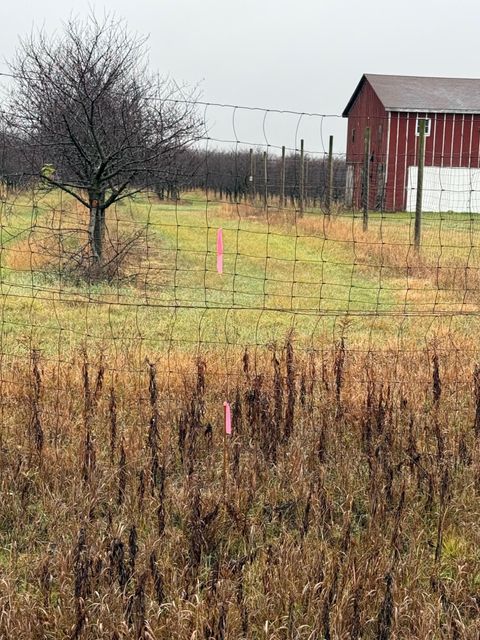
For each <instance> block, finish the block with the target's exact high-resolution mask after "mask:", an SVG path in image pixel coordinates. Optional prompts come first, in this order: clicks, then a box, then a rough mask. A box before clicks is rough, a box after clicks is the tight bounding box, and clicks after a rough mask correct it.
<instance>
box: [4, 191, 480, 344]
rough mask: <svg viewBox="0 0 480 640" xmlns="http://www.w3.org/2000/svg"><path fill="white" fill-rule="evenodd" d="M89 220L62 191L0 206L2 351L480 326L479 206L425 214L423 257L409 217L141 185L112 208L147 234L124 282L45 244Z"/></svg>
mask: <svg viewBox="0 0 480 640" xmlns="http://www.w3.org/2000/svg"><path fill="white" fill-rule="evenodd" d="M82 216H83V217H84V213H82V212H81V211H80V210H79V209H77V208H76V207H75V206H74V203H72V202H71V201H69V200H68V199H65V197H62V196H61V194H58V193H57V194H49V195H48V196H44V197H43V198H37V199H36V200H35V201H33V200H32V199H31V198H30V197H29V196H28V195H20V196H17V197H15V198H13V199H12V198H11V199H9V201H8V202H6V203H3V205H2V207H1V237H0V241H1V247H2V249H1V255H0V260H1V275H2V277H1V310H0V313H1V323H2V331H1V340H2V345H1V350H2V352H3V353H5V354H12V355H14V354H16V353H19V352H22V351H23V350H24V349H30V348H31V347H32V346H33V347H36V348H39V349H41V350H42V351H43V352H44V353H45V354H51V355H54V354H55V355H57V356H58V354H59V353H61V354H62V355H63V356H66V354H68V353H70V352H71V351H72V350H74V349H76V348H77V347H79V346H88V347H91V348H99V349H108V348H109V346H111V345H112V344H114V345H115V349H117V350H129V349H137V348H138V347H141V350H143V351H144V352H156V351H163V350H165V349H167V348H171V347H172V346H174V347H178V348H181V349H185V350H187V351H189V350H191V349H194V348H196V347H197V346H198V345H199V344H201V345H202V346H203V347H205V348H208V347H210V348H212V349H213V348H215V347H216V346H219V345H220V346H223V345H225V344H229V345H232V346H235V345H244V344H250V345H256V344H260V345H263V344H267V343H271V342H275V341H279V340H283V339H284V337H285V334H286V333H287V332H288V331H290V330H292V329H293V331H294V335H295V337H296V340H297V342H298V343H299V344H301V345H304V346H314V347H315V346H316V345H318V344H320V343H322V342H323V341H325V340H327V341H331V340H332V337H333V339H335V338H336V337H337V336H339V335H340V333H346V335H347V337H348V339H349V341H350V344H351V345H354V346H357V347H360V346H361V347H366V346H367V345H368V346H372V344H373V345H374V346H377V347H387V346H388V345H390V344H392V343H393V342H395V343H396V341H397V340H398V339H402V340H406V341H409V342H410V341H413V342H416V341H419V340H423V339H424V338H425V337H432V336H434V335H437V334H442V333H448V334H449V335H452V332H453V333H454V334H456V335H458V336H463V335H465V333H466V332H469V333H471V332H475V331H476V322H475V320H476V317H475V313H476V312H477V311H478V303H479V302H480V298H479V297H478V296H477V279H478V278H477V276H478V268H479V264H480V257H479V247H480V225H479V222H478V220H477V219H476V218H475V217H472V216H468V215H460V214H442V215H441V216H440V215H433V214H425V215H424V219H423V246H422V251H421V254H420V256H417V255H416V254H415V251H414V249H413V246H412V232H413V220H412V217H411V215H409V214H388V213H386V214H383V215H380V214H371V215H370V222H369V229H368V231H367V232H366V233H364V232H363V231H362V226H361V224H362V223H361V219H360V216H354V215H352V214H343V215H338V216H335V217H332V219H331V220H330V221H329V220H328V219H327V218H326V217H324V216H323V214H322V213H321V212H308V213H307V214H306V215H305V217H304V218H303V219H298V217H297V219H295V215H294V213H293V212H288V211H287V212H280V211H278V209H276V208H275V207H274V206H272V207H270V208H269V209H268V210H267V211H266V212H265V211H263V210H262V209H259V208H256V207H253V206H245V205H240V206H236V205H226V204H224V203H219V202H207V201H206V199H205V197H204V196H202V195H201V194H200V195H199V194H186V196H185V198H184V199H183V200H182V201H181V202H179V203H176V204H165V203H161V202H159V201H158V200H156V199H155V198H154V197H153V196H151V197H147V196H146V195H142V196H141V197H137V198H135V199H134V200H133V201H129V202H125V203H124V204H122V205H120V206H117V207H116V208H115V209H111V210H110V211H109V212H108V214H107V219H108V227H109V231H112V230H115V232H116V234H117V236H119V235H123V236H125V237H127V236H128V235H129V234H131V233H132V232H134V231H137V232H139V233H140V234H141V237H140V238H139V239H138V241H137V243H136V247H135V251H134V255H133V258H132V259H131V260H130V263H129V266H128V268H127V269H126V270H125V273H124V274H123V275H124V276H125V277H124V279H122V280H120V282H118V281H116V282H114V283H112V284H104V283H101V284H85V283H83V284H82V283H81V282H79V281H72V280H71V279H70V278H66V277H65V276H64V275H62V274H61V273H59V272H58V269H56V265H57V260H56V258H55V253H54V252H51V253H50V254H49V255H47V254H48V251H47V252H46V253H45V246H47V245H48V241H49V239H50V238H51V237H53V236H55V234H56V233H57V234H58V233H59V230H60V229H61V230H62V233H65V231H66V228H67V227H68V228H72V229H75V225H77V226H78V225H79V224H80V228H81V225H82V224H83V225H84V220H83V219H82ZM79 220H80V223H79ZM219 227H221V228H222V229H223V235H224V250H225V257H224V273H223V274H222V275H219V274H218V273H217V271H216V234H217V229H218V228H219ZM72 235H75V231H74V232H73V234H71V236H72Z"/></svg>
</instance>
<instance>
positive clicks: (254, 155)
mask: <svg viewBox="0 0 480 640" xmlns="http://www.w3.org/2000/svg"><path fill="white" fill-rule="evenodd" d="M331 163H332V164H331V170H330V173H331V178H329V157H328V154H324V155H322V156H318V155H317V156H308V155H304V156H302V154H300V152H296V153H295V152H293V153H292V152H290V153H288V154H287V153H286V152H285V149H282V153H281V154H268V153H267V152H265V151H262V150H258V149H257V150H254V149H250V150H244V151H237V150H235V151H209V153H208V155H206V156H204V158H201V159H200V158H199V162H197V166H196V171H195V173H193V174H192V178H191V180H190V182H191V185H192V186H193V187H194V188H201V189H203V190H206V191H209V192H211V193H212V194H213V196H214V197H215V198H219V199H221V200H223V199H225V200H229V201H231V202H240V201H242V200H245V201H255V202H258V203H259V204H262V203H263V204H264V205H267V204H268V203H269V202H272V201H273V202H275V203H277V204H279V205H280V206H288V207H292V208H299V209H302V208H303V207H305V208H308V207H325V206H327V204H328V203H329V202H330V203H332V202H335V201H337V200H339V199H341V198H342V197H343V193H344V189H345V162H344V159H343V158H338V157H332V158H331ZM187 182H188V178H187Z"/></svg>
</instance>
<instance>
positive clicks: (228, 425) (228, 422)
mask: <svg viewBox="0 0 480 640" xmlns="http://www.w3.org/2000/svg"><path fill="white" fill-rule="evenodd" d="M223 413H224V415H225V433H226V434H227V435H229V436H230V435H232V412H231V410H230V405H229V404H228V402H224V403H223Z"/></svg>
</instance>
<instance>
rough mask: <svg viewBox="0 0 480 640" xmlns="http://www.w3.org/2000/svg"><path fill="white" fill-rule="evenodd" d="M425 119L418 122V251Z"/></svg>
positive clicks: (416, 247)
mask: <svg viewBox="0 0 480 640" xmlns="http://www.w3.org/2000/svg"><path fill="white" fill-rule="evenodd" d="M425 124H426V120H425V118H421V119H420V118H419V120H418V174H417V203H416V207H415V250H416V251H420V244H421V237H422V200H423V168H424V166H425Z"/></svg>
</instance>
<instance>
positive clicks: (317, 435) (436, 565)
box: [0, 101, 480, 639]
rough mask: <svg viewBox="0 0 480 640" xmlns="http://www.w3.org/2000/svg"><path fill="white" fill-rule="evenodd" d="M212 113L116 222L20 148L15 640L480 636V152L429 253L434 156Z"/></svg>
mask: <svg viewBox="0 0 480 640" xmlns="http://www.w3.org/2000/svg"><path fill="white" fill-rule="evenodd" d="M175 104H177V102H175ZM190 107H191V104H190V103H188V109H187V112H188V113H191V111H190ZM195 110H196V112H197V111H198V112H200V113H201V114H202V115H201V118H200V121H201V123H202V128H201V132H200V134H198V135H196V136H195V139H194V140H192V141H191V142H190V143H189V144H188V145H184V146H181V147H179V148H175V149H174V150H173V151H174V152H173V151H172V153H168V154H167V155H166V158H165V160H164V161H162V162H160V160H158V166H155V167H154V169H153V170H151V169H150V168H149V171H148V172H145V173H144V172H140V173H138V174H137V175H136V176H135V178H132V180H131V182H130V184H129V188H128V190H127V189H126V190H125V192H124V193H123V192H122V196H123V195H125V197H121V198H118V199H117V200H116V201H112V202H111V204H110V205H109V206H105V207H104V206H103V205H105V203H106V202H108V200H109V198H110V196H111V194H112V192H115V191H118V189H119V183H118V182H117V181H116V179H114V178H112V179H111V183H110V186H109V187H108V188H107V189H106V190H105V192H104V193H103V194H101V196H100V197H99V196H98V194H93V196H92V194H90V193H88V189H85V188H84V187H81V186H78V185H79V183H78V182H76V181H75V180H74V178H73V177H72V174H71V173H69V172H68V171H69V170H67V168H65V167H61V166H60V165H59V164H58V163H57V164H55V161H50V160H49V157H48V152H47V153H46V152H45V151H44V150H43V151H42V153H41V154H40V155H36V154H33V155H32V148H31V145H27V146H24V140H22V138H19V137H16V136H14V135H13V134H12V133H11V131H10V130H9V129H8V127H6V128H5V129H4V130H3V132H2V138H1V149H0V159H1V160H0V176H1V191H0V274H1V280H0V284H1V289H0V298H1V326H0V396H1V399H2V401H1V404H0V408H1V416H0V424H1V443H0V444H1V446H0V460H1V461H2V468H3V469H4V473H3V480H2V482H3V484H2V487H4V494H5V501H4V506H3V507H2V511H3V514H4V520H3V521H2V524H1V525H0V527H1V528H2V529H1V531H2V533H1V535H2V536H3V538H2V540H3V544H2V549H6V550H7V551H6V555H5V558H4V559H3V560H2V562H3V563H5V564H6V565H7V566H9V567H13V566H15V569H10V570H9V571H8V572H5V575H4V578H3V579H4V585H5V591H6V592H7V593H10V595H9V596H8V599H9V600H8V602H9V604H8V608H9V611H10V612H11V613H10V615H8V616H3V617H2V618H1V620H0V630H1V633H4V634H6V636H5V637H13V635H15V637H25V638H26V637H33V635H32V634H33V633H34V632H35V633H36V634H37V635H38V637H41V635H40V633H44V634H50V637H62V635H61V634H63V637H67V636H68V637H72V638H79V637H82V634H83V635H84V636H85V637H88V634H93V635H91V637H108V638H120V637H129V636H128V634H133V635H131V637H135V638H147V637H156V638H170V637H178V638H190V637H192V634H194V633H196V634H197V635H199V636H201V635H203V637H214V638H219V639H220V638H229V637H231V638H240V637H245V638H247V637H257V636H258V637H259V635H260V634H264V635H265V637H269V638H276V637H292V638H293V637H295V638H303V637H304V638H307V637H308V638H311V637H325V638H326V637H347V635H348V637H357V638H360V637H370V636H371V637H382V638H389V637H394V636H393V635H390V634H391V633H392V630H393V629H395V630H396V632H398V637H412V638H414V637H416V638H423V637H427V636H428V635H429V634H434V633H437V632H438V630H439V629H442V630H443V631H442V633H443V632H445V634H447V632H448V633H449V634H450V636H451V637H465V638H469V637H471V638H473V637H476V636H475V634H476V632H477V631H478V593H477V591H478V575H479V574H478V553H477V551H476V549H478V528H476V527H475V521H474V513H475V508H476V507H475V505H476V504H478V502H477V501H478V490H479V486H480V471H479V470H480V463H479V457H478V456H479V453H478V451H479V450H478V438H479V421H480V418H479V416H480V410H479V404H480V393H479V373H478V367H476V366H475V365H476V360H477V356H478V346H477V345H478V344H479V342H478V338H479V337H480V336H479V329H478V326H479V325H478V315H479V302H480V297H479V268H480V263H479V248H480V246H479V245H480V234H479V231H480V229H479V223H478V219H477V216H478V215H479V214H478V213H477V211H476V210H475V209H476V202H477V199H476V197H477V196H476V173H475V168H474V165H475V161H474V159H473V157H472V158H471V160H470V161H469V163H468V166H465V163H462V164H461V166H458V167H457V166H456V165H455V162H454V161H453V160H452V161H451V162H450V163H447V162H446V161H442V160H441V161H440V164H438V163H437V161H436V159H435V158H434V156H433V155H432V154H431V153H430V147H429V146H428V145H429V144H430V143H429V142H427V146H426V157H425V169H426V173H425V184H424V191H423V206H422V209H423V210H422V241H421V247H420V250H419V251H418V250H416V248H415V244H414V226H415V218H414V215H413V213H412V211H411V209H412V208H413V205H412V204H411V202H412V201H413V200H415V201H416V193H415V188H416V187H415V185H416V184H417V183H416V175H415V169H416V167H418V163H417V164H416V160H415V157H414V156H412V157H411V155H410V152H408V153H406V152H405V150H401V149H400V150H397V151H398V152H396V154H395V155H394V156H393V155H392V156H391V157H392V158H394V160H393V162H394V165H395V164H396V165H397V166H400V165H401V166H402V167H403V169H402V172H400V173H395V170H394V168H392V165H391V164H390V165H389V172H390V173H389V174H387V158H388V157H389V156H388V154H387V155H386V156H385V157H383V158H382V157H381V155H379V153H378V151H377V150H376V148H375V145H374V144H372V140H373V138H372V137H370V141H369V144H370V147H369V148H368V154H365V145H364V143H365V137H364V135H363V133H364V132H360V133H359V130H358V126H357V130H356V133H355V134H354V137H355V136H357V137H358V136H359V135H360V139H361V148H360V151H359V153H358V156H357V155H355V152H354V151H352V150H351V148H347V153H344V149H343V148H344V146H345V140H344V139H343V137H342V132H341V131H342V130H341V127H342V126H343V125H342V121H341V120H340V118H339V117H337V116H326V115H321V114H306V113H296V112H291V111H288V112H287V111H279V110H269V109H256V108H255V109H253V108H245V107H240V106H235V105H221V104H207V103H201V102H198V101H197V102H196V103H195ZM180 113H185V108H184V107H181V111H180ZM415 117H416V116H415ZM367 124H368V127H369V129H370V134H371V132H372V131H376V132H377V134H378V140H380V137H381V136H383V135H384V131H386V130H387V128H388V127H387V121H386V120H385V121H384V122H383V125H382V133H381V135H380V133H379V129H378V127H377V124H378V123H376V122H373V121H370V122H368V123H367ZM390 124H391V123H390ZM414 133H415V132H414ZM330 136H333V137H334V141H333V146H332V144H331V140H330ZM347 137H348V138H349V139H350V140H351V139H352V130H351V128H349V132H348V134H347ZM430 139H431V140H433V138H432V137H430ZM399 140H400V138H399ZM347 142H348V141H347ZM405 144H407V143H406V142H405ZM400 146H401V145H400V144H398V147H399V148H400ZM473 146H474V145H473V142H472V148H473ZM388 153H390V151H389V152H388ZM392 153H393V152H392ZM429 154H430V155H429ZM440 155H441V158H443V157H444V156H445V153H444V154H443V155H442V154H440ZM442 162H443V166H442ZM476 162H477V163H478V160H477V161H476ZM122 170H123V169H122ZM362 171H363V173H362ZM402 181H403V182H402ZM400 182H401V185H400V186H399V183H400ZM64 187H66V189H65V188H64ZM399 193H401V194H402V195H401V202H402V204H401V206H400V205H399V206H398V207H397V204H398V203H399V202H400V200H399V198H400V196H398V194H399ZM366 194H367V195H366ZM77 196H79V197H77ZM127 196H128V197H127ZM412 198H413V200H412ZM442 202H443V203H445V202H447V203H448V207H449V208H450V209H451V210H448V211H445V210H444V207H443V205H442ZM452 203H453V204H452ZM364 205H365V206H364ZM365 208H366V213H367V214H368V216H367V223H368V224H367V225H365V211H364V209H365ZM456 209H458V211H456ZM98 219H100V220H101V221H102V222H101V224H100V226H99V227H98V228H96V227H95V220H98ZM92 220H93V221H94V223H93V224H92ZM96 229H97V230H96ZM19 425H22V426H21V427H19ZM18 487H20V490H18V491H17V488H18ZM46 487H48V490H47V489H46ZM40 499H41V501H42V503H41V505H40V506H39V502H38V501H39V500H40ZM25 511H27V512H28V513H29V514H30V515H29V522H28V524H27V525H26V524H25V522H24V521H23V520H22V514H23V513H24V512H25ZM45 514H47V515H45ZM52 514H55V517H54V518H52ZM3 522H5V523H7V524H3ZM7 529H8V530H7ZM52 541H54V542H52ZM14 542H15V545H14V546H15V548H14V550H13V551H12V549H13V546H12V545H13V544H14ZM32 549H35V550H36V552H35V553H36V554H37V551H38V554H37V555H36V556H35V561H34V562H32V561H31V556H29V555H28V553H31V552H32ZM1 553H3V551H2V552H0V558H2V557H3V556H2V555H1ZM13 556H15V557H13ZM272 567H273V569H272ZM18 572H20V573H21V574H22V575H24V584H25V585H26V586H25V589H23V590H22V589H20V590H19V589H16V588H15V584H16V582H15V581H16V580H17V578H18ZM305 576H307V578H306V577H305ZM451 576H454V577H455V579H454V580H452V579H451ZM33 584H34V585H35V588H34V589H33V587H31V585H33ZM30 588H31V589H33V591H32V593H34V595H33V596H29V597H30V599H29V597H27V595H26V594H28V593H30V590H31V589H30ZM405 593H407V595H404V594H405ZM245 594H246V595H245ZM272 594H275V597H272ZM402 594H403V595H402ZM3 597H4V596H2V595H0V598H3ZM5 597H7V596H5ZM393 601H395V603H396V605H398V606H397V610H396V613H395V616H394V615H393V612H392V606H393V605H392V602H393ZM3 602H4V601H2V604H3ZM412 602H414V603H415V605H412V604H411V603H412ZM32 603H33V604H32ZM413 610H415V612H416V613H415V615H413V614H412V611H413ZM429 611H435V612H436V614H435V615H434V616H433V615H427V613H426V612H429ZM2 625H3V626H2ZM286 629H287V631H286ZM288 629H290V631H288ZM352 630H353V631H352ZM1 633H0V635H1ZM455 633H458V634H459V635H457V636H455V635H453V634H455ZM9 634H10V635H9ZM29 634H30V635H29ZM55 634H56V635H55ZM95 634H96V635H95ZM102 634H103V635H102ZM282 634H283V635H282ZM288 634H290V635H288ZM315 634H316V635H315ZM355 634H356V635H355ZM369 634H370V635H369ZM461 634H463V635H461ZM445 637H447V636H445Z"/></svg>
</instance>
